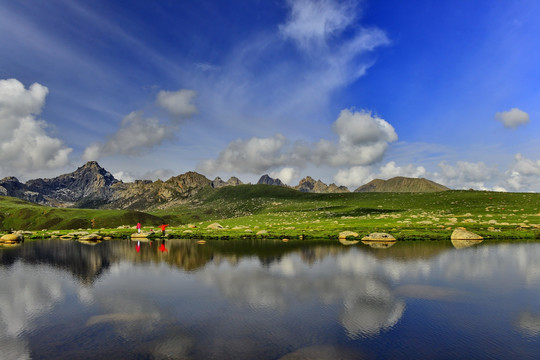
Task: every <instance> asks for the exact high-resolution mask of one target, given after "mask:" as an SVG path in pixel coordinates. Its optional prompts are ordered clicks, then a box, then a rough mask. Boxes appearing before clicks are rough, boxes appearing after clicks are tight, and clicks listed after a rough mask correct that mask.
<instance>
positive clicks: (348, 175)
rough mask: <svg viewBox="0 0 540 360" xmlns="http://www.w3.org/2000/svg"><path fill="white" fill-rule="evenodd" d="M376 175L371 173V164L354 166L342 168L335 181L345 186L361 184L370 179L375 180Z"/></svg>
mask: <svg viewBox="0 0 540 360" xmlns="http://www.w3.org/2000/svg"><path fill="white" fill-rule="evenodd" d="M374 178H375V175H373V174H372V173H371V168H370V167H369V166H353V167H351V168H349V169H341V170H339V171H338V173H337V174H336V176H334V181H335V182H336V183H337V184H338V185H344V186H347V187H349V186H360V185H363V184H365V183H367V182H369V181H370V180H373V179H374Z"/></svg>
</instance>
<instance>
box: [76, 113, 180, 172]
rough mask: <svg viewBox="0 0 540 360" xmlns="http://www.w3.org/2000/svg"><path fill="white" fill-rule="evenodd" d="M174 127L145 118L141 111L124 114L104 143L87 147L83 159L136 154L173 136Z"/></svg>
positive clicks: (154, 119)
mask: <svg viewBox="0 0 540 360" xmlns="http://www.w3.org/2000/svg"><path fill="white" fill-rule="evenodd" d="M174 130H175V128H174V127H172V126H171V125H167V124H162V123H160V122H159V120H158V119H156V118H145V117H143V114H142V112H141V111H134V112H132V113H131V114H129V115H128V116H126V117H125V118H124V119H123V120H122V123H121V124H120V128H119V129H118V131H117V132H115V133H114V134H112V135H111V136H109V138H108V139H107V141H106V142H105V143H94V144H92V145H90V146H89V147H87V148H86V149H85V151H84V154H83V156H82V158H83V160H85V161H88V160H97V159H99V157H101V156H103V155H118V154H120V155H136V154H140V153H141V152H142V151H144V150H147V149H150V148H152V147H154V146H157V145H160V144H161V143H162V142H163V141H164V140H166V139H171V138H172V137H173V136H174Z"/></svg>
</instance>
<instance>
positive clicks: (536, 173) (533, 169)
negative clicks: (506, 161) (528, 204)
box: [506, 154, 540, 191]
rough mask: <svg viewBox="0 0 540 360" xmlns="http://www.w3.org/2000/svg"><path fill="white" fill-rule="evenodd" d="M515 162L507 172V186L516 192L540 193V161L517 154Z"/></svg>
mask: <svg viewBox="0 0 540 360" xmlns="http://www.w3.org/2000/svg"><path fill="white" fill-rule="evenodd" d="M514 160H515V162H514V164H513V165H512V166H511V167H510V169H509V170H508V171H507V172H506V185H507V187H508V188H509V189H512V190H514V191H540V160H531V159H527V158H526V157H524V156H523V155H521V154H516V156H515V158H514Z"/></svg>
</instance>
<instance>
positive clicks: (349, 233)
mask: <svg viewBox="0 0 540 360" xmlns="http://www.w3.org/2000/svg"><path fill="white" fill-rule="evenodd" d="M347 236H353V237H358V233H355V232H354V231H342V232H340V233H339V238H340V239H346V238H347Z"/></svg>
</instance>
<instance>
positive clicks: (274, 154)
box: [198, 134, 287, 174]
mask: <svg viewBox="0 0 540 360" xmlns="http://www.w3.org/2000/svg"><path fill="white" fill-rule="evenodd" d="M286 144H287V139H286V138H285V136H283V135H281V134H276V135H274V136H273V137H271V138H255V137H254V138H251V139H249V140H236V141H233V142H231V143H230V144H229V145H228V146H227V148H226V149H225V150H223V151H222V152H221V153H220V154H219V157H218V158H217V159H215V160H206V161H203V162H202V163H201V164H200V165H199V167H198V168H199V169H200V170H201V171H203V172H208V173H214V172H216V171H218V170H222V171H226V172H241V173H254V174H260V173H263V172H266V171H268V170H269V169H271V168H275V167H278V166H281V165H283V164H285V163H286V154H285V153H284V148H285V145H286Z"/></svg>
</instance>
